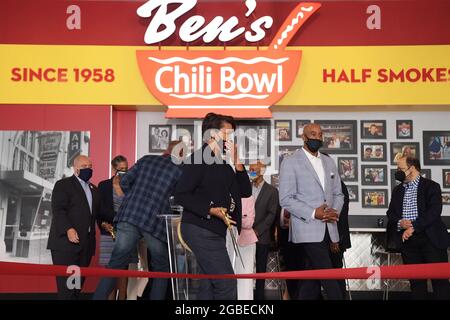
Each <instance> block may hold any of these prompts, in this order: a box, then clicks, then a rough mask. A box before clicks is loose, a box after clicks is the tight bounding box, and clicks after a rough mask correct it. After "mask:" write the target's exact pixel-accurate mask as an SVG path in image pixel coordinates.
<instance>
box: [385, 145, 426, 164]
mask: <svg viewBox="0 0 450 320" xmlns="http://www.w3.org/2000/svg"><path fill="white" fill-rule="evenodd" d="M402 157H412V158H417V159H419V160H420V144H419V143H418V142H391V165H393V166H394V165H395V166H396V165H397V162H398V159H400V158H402Z"/></svg>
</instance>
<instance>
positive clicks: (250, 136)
mask: <svg viewBox="0 0 450 320" xmlns="http://www.w3.org/2000/svg"><path fill="white" fill-rule="evenodd" d="M270 131H271V122H270V120H256V121H254V120H242V121H238V122H237V127H236V132H235V136H236V143H237V147H238V152H239V157H240V159H241V161H243V162H244V164H250V163H255V162H256V161H257V160H261V161H263V162H264V163H265V164H266V165H270V157H271V140H270V139H271V137H270Z"/></svg>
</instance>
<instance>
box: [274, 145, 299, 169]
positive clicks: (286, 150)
mask: <svg viewBox="0 0 450 320" xmlns="http://www.w3.org/2000/svg"><path fill="white" fill-rule="evenodd" d="M300 148H301V147H300V146H279V147H278V166H277V169H280V167H281V162H283V159H284V158H285V157H287V156H290V155H292V154H294V152H295V151H297V150H298V149H300Z"/></svg>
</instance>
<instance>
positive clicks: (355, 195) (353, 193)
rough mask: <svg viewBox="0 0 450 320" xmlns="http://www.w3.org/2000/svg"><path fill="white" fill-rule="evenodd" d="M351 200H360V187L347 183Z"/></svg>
mask: <svg viewBox="0 0 450 320" xmlns="http://www.w3.org/2000/svg"><path fill="white" fill-rule="evenodd" d="M346 187H347V190H348V198H349V201H350V202H359V190H358V189H359V188H358V186H354V185H346Z"/></svg>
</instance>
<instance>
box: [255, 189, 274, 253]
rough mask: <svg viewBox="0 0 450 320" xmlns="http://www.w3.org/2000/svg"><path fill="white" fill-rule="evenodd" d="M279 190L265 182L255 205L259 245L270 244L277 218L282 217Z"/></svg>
mask: <svg viewBox="0 0 450 320" xmlns="http://www.w3.org/2000/svg"><path fill="white" fill-rule="evenodd" d="M280 211H281V207H280V202H279V200H278V190H277V189H276V188H275V187H273V186H272V185H270V184H268V183H267V182H264V184H263V186H262V188H261V191H260V192H259V195H258V198H257V199H256V203H255V222H254V223H253V229H255V230H256V232H257V233H258V243H259V244H270V241H271V240H272V237H271V232H272V229H273V228H272V226H273V223H274V221H275V218H276V217H279V216H280Z"/></svg>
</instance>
